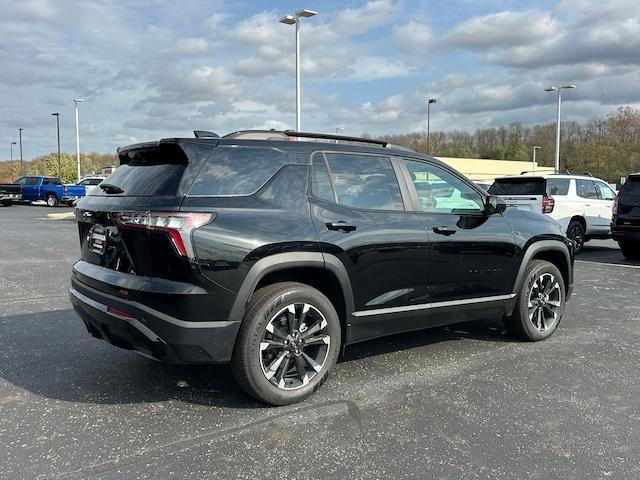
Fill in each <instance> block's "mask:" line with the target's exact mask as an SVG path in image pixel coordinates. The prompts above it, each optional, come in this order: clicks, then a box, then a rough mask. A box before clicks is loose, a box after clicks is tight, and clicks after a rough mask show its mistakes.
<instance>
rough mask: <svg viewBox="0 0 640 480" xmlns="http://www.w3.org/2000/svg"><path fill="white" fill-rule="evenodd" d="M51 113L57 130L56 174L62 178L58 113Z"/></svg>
mask: <svg viewBox="0 0 640 480" xmlns="http://www.w3.org/2000/svg"><path fill="white" fill-rule="evenodd" d="M51 115H53V116H54V117H56V131H57V132H58V176H59V177H60V178H62V165H61V161H60V114H59V113H58V112H56V113H52V114H51Z"/></svg>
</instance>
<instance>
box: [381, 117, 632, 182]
mask: <svg viewBox="0 0 640 480" xmlns="http://www.w3.org/2000/svg"><path fill="white" fill-rule="evenodd" d="M560 138H561V142H560V169H561V170H569V171H571V172H573V173H591V174H592V175H593V176H595V177H599V178H602V179H605V180H607V181H609V182H612V183H618V184H619V182H620V177H626V176H627V175H628V174H629V173H632V172H637V171H640V109H636V108H633V107H630V106H623V107H620V108H618V109H617V110H616V111H614V112H612V113H610V114H609V115H606V116H605V117H602V118H595V119H593V120H590V121H588V122H584V123H580V122H562V124H561V135H560ZM383 139H384V140H387V141H389V142H393V143H398V144H400V145H405V146H407V147H409V148H412V149H414V150H416V151H417V152H421V153H427V133H426V132H414V133H408V134H399V135H386V136H384V137H383ZM555 141H556V124H555V123H548V124H545V125H536V126H533V127H525V126H523V125H522V124H520V123H512V124H510V125H509V126H503V127H499V128H479V129H477V130H476V131H475V132H473V133H469V132H465V131H460V130H453V131H449V132H441V131H438V132H432V133H431V135H430V139H429V153H430V154H431V155H433V156H437V157H462V158H491V159H495V160H520V161H526V160H531V159H532V156H533V147H534V145H535V146H539V147H542V148H540V149H539V150H537V152H536V161H537V162H538V164H539V165H541V166H549V167H552V166H553V165H554V159H555Z"/></svg>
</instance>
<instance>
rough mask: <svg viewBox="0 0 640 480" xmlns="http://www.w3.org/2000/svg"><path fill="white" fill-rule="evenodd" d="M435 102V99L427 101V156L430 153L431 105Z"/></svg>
mask: <svg viewBox="0 0 640 480" xmlns="http://www.w3.org/2000/svg"><path fill="white" fill-rule="evenodd" d="M436 102H437V100H436V99H435V98H430V99H428V100H427V155H429V153H431V104H432V103H436Z"/></svg>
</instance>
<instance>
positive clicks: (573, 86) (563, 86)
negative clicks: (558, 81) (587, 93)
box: [560, 85, 576, 88]
mask: <svg viewBox="0 0 640 480" xmlns="http://www.w3.org/2000/svg"><path fill="white" fill-rule="evenodd" d="M560 88H576V86H575V85H562V86H561V87H560Z"/></svg>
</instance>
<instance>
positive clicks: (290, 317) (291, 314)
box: [287, 305, 298, 335]
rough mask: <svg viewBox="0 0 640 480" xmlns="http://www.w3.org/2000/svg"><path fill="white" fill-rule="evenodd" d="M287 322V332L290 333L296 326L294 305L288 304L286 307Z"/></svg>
mask: <svg viewBox="0 0 640 480" xmlns="http://www.w3.org/2000/svg"><path fill="white" fill-rule="evenodd" d="M287 322H288V324H289V334H290V335H291V334H293V332H294V331H295V330H297V328H298V322H297V321H296V307H295V305H289V307H288V308H287Z"/></svg>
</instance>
